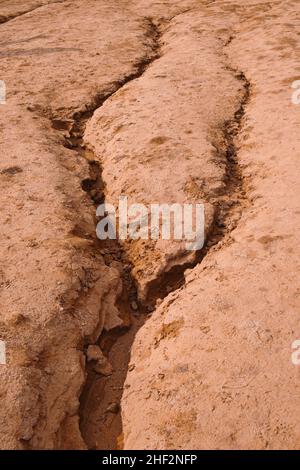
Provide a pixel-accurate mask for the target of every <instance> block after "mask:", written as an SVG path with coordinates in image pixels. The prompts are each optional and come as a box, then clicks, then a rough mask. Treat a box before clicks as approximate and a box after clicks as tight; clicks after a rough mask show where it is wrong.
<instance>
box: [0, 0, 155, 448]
mask: <svg viewBox="0 0 300 470" xmlns="http://www.w3.org/2000/svg"><path fill="white" fill-rule="evenodd" d="M5 3H7V2H5ZM20 3H21V2H20ZM23 3H24V5H23V7H24V8H22V9H20V11H27V9H28V5H25V4H26V3H28V2H23ZM40 3H42V2H40ZM44 3H45V2H44ZM32 4H33V2H31V7H33V5H32ZM49 18H53V21H49ZM125 23H126V25H127V28H128V29H127V31H128V34H127V35H126V34H125V35H124V24H125ZM99 31H101V33H99ZM145 34H146V33H145V28H144V25H143V21H142V20H141V19H140V18H139V17H138V18H137V17H134V16H133V15H132V13H131V12H130V13H129V12H128V11H126V8H123V9H122V10H120V8H118V6H117V5H116V7H111V5H108V3H107V2H98V1H87V2H85V3H84V6H83V3H82V2H81V1H74V2H64V3H63V4H58V3H55V4H53V5H49V6H44V7H42V8H38V9H36V10H34V11H33V12H32V13H27V14H26V15H24V16H20V17H19V18H16V19H14V20H13V21H9V22H8V23H6V24H2V25H1V40H0V60H1V79H2V80H5V82H6V85H7V104H6V105H5V106H2V107H1V110H0V111H1V114H0V132H1V155H2V157H1V167H0V180H1V189H2V191H1V198H2V200H1V207H2V209H1V271H0V276H1V278H0V282H1V284H0V286H1V291H0V298H1V325H0V331H1V339H3V340H5V341H6V342H7V352H8V364H7V366H5V367H1V369H0V374H1V382H0V387H1V392H0V393H1V399H2V406H1V411H0V415H1V418H0V421H1V423H2V424H1V437H0V446H1V448H2V449H4V448H22V447H26V448H28V447H31V448H53V447H57V446H63V447H64V446H65V445H67V446H77V447H78V446H79V445H82V444H80V442H79V443H78V439H77V437H78V432H77V431H76V430H75V431H74V436H75V439H76V440H75V442H73V443H72V440H71V442H68V443H67V442H66V441H65V440H64V441H63V442H58V441H59V439H60V431H59V430H60V426H61V424H62V423H63V426H65V427H66V428H67V429H68V430H69V431H70V427H72V426H73V424H74V425H75V426H77V419H73V418H72V419H71V424H72V423H73V424H72V425H71V424H70V421H69V417H73V416H76V413H77V409H78V397H79V394H80V391H81V387H82V384H83V382H84V356H83V353H82V347H83V340H84V339H85V340H86V341H88V342H94V341H96V339H97V337H98V336H99V334H100V333H101V331H102V329H103V327H105V326H106V327H107V328H110V327H111V326H115V325H116V324H119V323H120V320H117V319H116V315H117V311H116V307H115V305H114V304H115V299H116V296H117V295H118V293H119V292H120V279H119V273H118V271H117V270H116V269H114V268H111V267H107V266H106V265H105V262H104V261H103V259H102V257H101V254H100V253H99V251H98V249H97V245H96V244H95V220H94V208H93V205H92V203H91V202H90V201H89V198H88V197H87V195H86V194H85V193H84V192H83V191H82V190H81V181H82V180H83V179H85V178H87V177H88V176H89V165H88V163H87V162H86V161H85V160H84V159H83V158H82V157H81V156H80V155H79V154H78V153H77V152H76V151H72V150H69V149H67V148H65V138H64V135H63V132H59V131H57V130H54V129H53V128H52V125H51V120H53V121H54V127H56V128H57V127H60V126H61V128H62V129H64V128H65V127H64V123H65V122H67V123H68V122H71V123H72V118H73V117H74V114H75V113H79V114H80V113H82V112H84V111H86V110H87V109H88V108H92V107H93V106H95V102H96V101H97V99H98V96H101V95H102V94H103V95H105V94H106V93H107V92H108V90H109V91H110V90H111V89H113V88H115V87H117V86H118V82H119V81H120V80H123V79H124V77H126V76H127V74H131V73H133V71H135V69H136V63H138V62H139V60H141V58H143V57H144V55H145V54H146V53H147V48H148V44H147V37H146V36H145ZM79 37H80V44H78V39H79ZM141 42H144V43H143V44H141ZM120 54H121V55H122V60H119V56H120ZM75 116H76V114H75ZM66 120H68V121H66ZM64 133H65V135H67V131H64ZM114 318H115V320H114ZM69 431H68V432H69ZM69 440H70V439H69Z"/></svg>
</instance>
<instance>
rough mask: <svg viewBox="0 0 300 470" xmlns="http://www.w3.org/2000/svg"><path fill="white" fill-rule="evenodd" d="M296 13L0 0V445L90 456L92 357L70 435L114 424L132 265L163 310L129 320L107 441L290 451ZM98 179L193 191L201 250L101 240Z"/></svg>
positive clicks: (192, 3)
mask: <svg viewBox="0 0 300 470" xmlns="http://www.w3.org/2000/svg"><path fill="white" fill-rule="evenodd" d="M299 21H300V8H299V2H298V1H292V0H288V1H281V0H276V1H264V0H254V1H252V2H251V3H250V4H249V1H246V0H242V1H239V2H237V1H234V0H216V1H210V0H203V1H201V0H184V1H182V0H180V1H179V0H178V1H171V0H167V1H166V0H164V1H160V0H158V1H149V0H116V1H114V2H110V1H108V0H85V1H84V2H83V1H82V0H56V1H54V0H53V1H50V0H49V1H48V0H44V1H43V0H39V1H38V0H36V1H35V0H19V1H7V0H4V1H3V0H2V1H1V0H0V23H1V25H0V62H1V72H0V80H4V81H5V83H6V87H7V100H6V101H7V102H6V104H5V105H1V106H0V152H1V161H0V184H1V196H0V197H1V211H0V227H1V246H0V259H1V266H0V305H1V317H0V339H1V340H5V341H6V349H7V365H6V366H0V396H1V409H0V430H1V433H0V448H1V449H32V448H33V449H45V448H50V449H53V448H62V449H68V448H85V447H86V443H85V442H84V441H83V439H82V436H81V433H80V429H79V428H80V426H79V424H80V423H79V416H78V409H79V398H80V396H81V393H82V390H83V386H84V383H85V381H86V375H87V374H86V362H87V360H86V354H88V357H89V358H90V359H91V357H92V356H91V355H92V353H94V355H95V354H96V355H95V356H94V359H91V361H90V366H91V367H93V368H94V369H95V368H96V372H97V374H100V375H101V374H102V375H104V376H105V380H106V381H107V382H106V383H107V384H109V385H108V386H107V387H106V388H105V387H104V390H103V388H101V387H102V385H101V383H102V382H101V380H99V382H95V388H96V389H97V393H98V395H97V396H98V397H100V399H101V400H102V402H101V403H102V404H99V403H98V402H97V401H95V400H94V402H93V403H92V405H91V406H90V407H89V410H90V411H91V412H90V414H86V415H85V416H81V430H82V429H83V428H84V429H85V430H86V429H89V426H88V424H87V421H89V420H90V421H93V419H94V421H95V423H96V424H94V427H95V428H97V427H98V433H99V434H101V433H102V434H103V433H105V426H106V427H107V426H109V427H110V428H111V429H113V432H114V433H115V434H116V433H117V432H119V428H120V426H119V424H118V425H116V420H117V419H119V403H118V402H117V401H116V400H115V397H114V396H113V388H114V386H117V388H119V389H120V388H121V393H122V382H123V381H124V377H125V375H126V373H127V369H126V360H127V359H126V358H127V356H128V355H129V350H130V345H129V342H128V341H129V340H128V339H127V336H126V335H124V336H122V337H121V338H119V339H118V334H117V332H118V327H120V326H124V325H125V323H126V326H127V327H128V326H129V324H130V321H129V320H128V318H127V316H126V315H127V314H128V312H127V310H128V308H127V307H128V306H127V303H128V302H127V301H128V299H127V297H129V300H132V301H133V302H131V305H134V308H133V307H131V309H132V310H134V313H135V315H138V310H139V308H140V304H138V303H137V301H136V298H133V299H131V298H130V296H129V295H128V294H129V293H128V292H127V293H126V292H125V294H124V290H126V288H125V287H124V288H123V291H122V279H125V276H123V271H125V268H126V276H127V277H126V279H127V280H128V277H129V274H128V269H129V270H130V267H132V276H133V277H134V279H135V281H136V284H137V289H138V294H139V299H140V301H141V302H143V303H144V304H147V302H148V301H149V298H150V300H151V303H153V301H155V300H156V301H157V302H156V305H157V308H156V309H155V311H154V312H153V313H152V316H151V318H149V316H147V321H146V322H145V324H144V325H143V326H141V324H142V323H143V318H142V317H141V318H138V319H137V321H136V323H135V324H134V327H133V328H131V330H129V333H128V335H129V336H130V342H132V341H133V337H134V334H135V330H137V329H138V327H140V326H141V328H140V330H139V332H138V333H137V336H136V338H135V340H134V344H133V348H132V352H131V363H130V366H129V367H128V374H127V379H126V383H125V386H124V394H123V399H122V403H121V405H122V417H123V435H122V436H119V439H118V443H119V444H118V445H119V447H122V446H124V448H126V449H137V448H138V449H140V448H143V449H216V448H222V449H224V448H226V449H227V448H238V449H245V448H255V449H272V448H281V449H284V448H289V449H294V448H298V447H299V439H300V437H299V436H300V429H299V428H300V424H299V423H300V407H299V403H298V401H299V399H298V397H299V391H300V390H299V369H297V367H295V366H294V365H293V364H292V363H291V343H292V342H293V341H294V340H295V339H298V338H299V328H298V326H299V319H298V315H299V311H300V309H299V307H300V305H299V281H298V277H299V276H298V271H299V228H300V227H299V225H300V222H299V214H300V208H299V183H298V181H299V175H298V173H299V158H298V152H299V137H298V135H297V134H299V132H298V129H299V107H297V106H295V105H293V104H292V103H291V94H292V90H291V84H292V82H293V81H294V80H296V79H298V78H299V74H300V69H299V64H298V62H299V61H298V55H299V54H298V52H299V33H298V31H299ZM85 126H86V130H85ZM83 137H84V142H85V143H86V145H87V146H88V147H89V149H90V151H89V152H88V151H87V150H85V149H84V148H83ZM91 150H92V152H91ZM94 173H95V174H96V176H95V174H94ZM102 180H103V181H102ZM103 183H104V186H105V187H104V193H105V197H106V200H107V202H114V203H115V202H116V201H117V200H118V197H119V196H120V195H121V194H125V195H126V196H127V197H128V200H129V203H131V202H138V203H146V204H151V203H164V202H169V203H170V202H172V203H174V202H180V203H183V202H189V203H190V202H201V203H204V204H205V209H206V246H205V247H204V249H203V250H202V252H201V253H197V254H196V253H190V252H187V251H186V250H185V249H184V248H183V246H182V244H180V243H176V242H174V241H171V242H168V243H161V242H157V243H155V242H154V243H148V242H138V241H136V242H133V243H124V244H123V246H122V247H121V248H122V250H121V248H120V247H119V246H118V247H117V248H116V247H115V246H114V247H113V250H111V249H110V248H109V247H108V248H107V247H106V248H105V249H104V248H103V246H102V245H101V243H99V241H97V240H96V237H95V224H96V219H95V207H94V206H93V202H92V201H91V198H92V199H93V201H94V202H95V201H96V202H97V201H98V202H99V200H100V199H101V197H102V194H100V192H101V190H102V189H103V188H102V186H101V185H103ZM90 185H91V186H92V190H90V188H89V186H90ZM83 189H84V190H87V192H88V193H89V195H90V196H91V198H90V197H89V196H88V194H86V192H85V191H83ZM111 248H112V247H111ZM124 260H126V266H125V265H124ZM188 264H189V267H190V269H186V270H185V273H184V282H183V283H182V285H181V286H180V287H179V288H177V289H175V287H176V286H175V284H174V285H172V286H171V287H170V286H169V285H168V283H169V281H170V279H169V277H168V275H169V274H170V273H171V272H172V270H173V269H174V268H175V267H180V269H181V270H184V269H185V268H186V267H187V265H188ZM191 266H192V267H191ZM179 280H180V279H179ZM128 282H129V281H128ZM177 287H178V286H177ZM172 289H175V290H174V291H173V292H171V293H169V295H167V296H165V295H166V292H168V291H170V290H172ZM121 293H122V296H123V297H122V296H121ZM164 296H165V298H163V297H164ZM159 297H161V299H159ZM120 299H121V300H120ZM124 299H126V300H124ZM108 331H110V332H111V333H110V334H111V335H112V336H109V334H107V332H108ZM100 336H101V338H102V339H104V340H105V341H106V342H107V343H110V342H113V341H115V348H116V349H117V353H114V354H113V357H112V358H111V357H108V358H107V355H108V356H109V353H107V351H104V352H105V354H104V355H103V356H102V352H101V350H100V349H98V346H95V345H96V344H99V341H98V340H99V337H100ZM105 341H104V342H105ZM107 349H108V350H109V347H107ZM125 356H126V357H125ZM97 358H98V359H97ZM119 364H120V369H121V370H119V371H118V365H119ZM116 374H121V375H116ZM106 375H107V377H106ZM91 377H93V376H91ZM120 377H121V378H120ZM100 382H101V383H100ZM98 383H99V386H98ZM97 387H98V388H97ZM110 392H111V394H112V395H111V396H110V395H109V396H108V394H110ZM83 395H84V394H83ZM87 395H88V394H87ZM92 395H93V394H92V393H91V394H90V395H89V396H90V397H91V398H90V399H91V400H92V401H93V396H92ZM82 401H83V396H82ZM103 404H104V406H105V407H106V411H107V412H108V413H109V416H110V417H109V419H108V420H106V415H104V418H103V416H100V418H101V423H100V421H99V422H97V419H98V418H99V416H98V415H97V408H101V406H103ZM87 408H88V407H87ZM82 409H85V408H84V406H83V407H82ZM101 412H102V411H101ZM93 413H94V417H93ZM83 423H84V426H83ZM99 423H100V424H101V425H100V424H99ZM85 432H87V431H85ZM93 432H95V433H97V431H93ZM84 437H85V438H86V442H87V444H88V445H90V441H95V442H96V444H97V441H98V437H99V442H100V441H101V439H102V442H104V441H105V442H106V444H105V445H106V446H109V445H111V442H115V441H116V438H117V437H118V435H114V436H113V437H112V436H109V438H107V439H106V438H105V436H104V438H103V436H101V435H99V436H95V438H94V436H93V439H89V438H88V436H86V435H85V436H84ZM101 445H102V444H99V445H96V447H98V448H100V447H101ZM108 448H109V447H108Z"/></svg>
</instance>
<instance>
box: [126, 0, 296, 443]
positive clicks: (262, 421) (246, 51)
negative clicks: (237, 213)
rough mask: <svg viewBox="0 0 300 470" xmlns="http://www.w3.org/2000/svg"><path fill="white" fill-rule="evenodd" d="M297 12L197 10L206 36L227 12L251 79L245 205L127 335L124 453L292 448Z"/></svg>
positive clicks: (224, 6)
mask: <svg viewBox="0 0 300 470" xmlns="http://www.w3.org/2000/svg"><path fill="white" fill-rule="evenodd" d="M298 7H299V5H298V4H297V2H268V3H267V2H255V5H254V4H253V5H251V6H247V2H245V3H243V4H242V5H241V2H239V5H237V4H236V3H235V2H227V1H226V2H212V4H211V5H210V6H209V7H208V8H207V10H206V11H205V13H204V16H203V20H202V22H203V21H204V22H205V23H206V24H209V25H210V29H211V30H215V31H216V29H215V27H214V24H215V23H214V22H215V21H216V20H217V21H218V20H219V19H220V20H221V21H222V22H223V23H224V26H223V27H224V29H226V28H227V27H228V26H227V15H228V14H230V15H231V18H233V19H234V24H233V29H232V32H231V39H230V44H229V45H228V46H227V47H226V50H227V54H228V57H229V60H230V64H231V66H233V67H235V68H237V69H239V70H241V71H242V72H243V73H244V74H245V76H246V77H247V79H248V81H249V82H250V84H251V94H250V101H249V104H248V105H247V106H246V114H245V116H244V118H243V120H242V129H241V130H240V133H239V136H238V138H237V139H236V145H237V149H238V152H237V156H238V162H239V165H240V167H241V170H242V174H243V178H244V184H245V186H246V188H247V197H248V200H249V201H250V202H251V205H250V206H249V207H245V208H244V210H243V213H242V217H241V219H240V221H239V223H238V226H237V228H236V229H235V230H233V231H232V232H231V233H230V234H228V236H226V237H225V239H224V241H223V243H222V244H221V245H217V246H216V247H215V249H213V250H211V252H210V253H209V254H208V255H207V256H206V257H205V258H204V260H203V261H202V263H201V264H200V265H199V266H197V267H195V268H194V269H193V270H190V271H188V272H186V275H185V285H184V287H183V288H182V289H180V290H178V291H176V292H174V293H172V294H170V295H169V296H168V297H167V298H166V299H165V301H164V302H163V303H162V304H161V305H160V306H159V308H158V309H157V310H156V312H155V313H154V315H153V316H152V318H151V319H150V320H149V321H148V322H147V323H146V325H145V326H144V327H143V328H142V329H141V330H140V332H139V333H138V335H137V338H136V341H135V344H134V348H133V351H132V357H131V362H132V363H134V364H135V368H134V369H133V371H132V372H130V373H129V374H128V377H127V382H126V388H125V393H124V397H123V404H122V406H123V418H124V433H125V447H126V448H127V449H133V448H147V449H150V448H159V449H164V448H172V449H177V448H181V449H182V448H186V449H191V448H192V449H199V448H200V449H218V448H222V449H224V448H226V449H229V448H230V449H232V448H238V449H245V448H250V449H274V448H281V449H283V448H290V449H295V448H299V436H300V424H299V423H300V409H299V399H298V397H299V370H298V369H297V368H296V367H295V366H294V365H293V364H292V363H291V343H292V342H293V341H294V339H296V338H297V337H298V336H299V282H298V272H299V176H298V169H299V168H298V167H299V159H298V153H297V152H298V149H299V135H298V134H299V133H298V129H299V109H297V107H296V106H294V105H292V104H291V91H290V84H291V83H292V82H293V80H294V79H295V78H294V77H295V74H297V71H299V66H298V65H297V53H296V52H297V50H299V35H298V33H297V27H296V24H298V22H299V13H300V12H299V8H298ZM232 13H234V15H232ZM216 34H219V31H216ZM253 38H255V47H253V45H254V43H253V41H254V39H253ZM297 48H298V49H297ZM220 86H221V87H222V90H223V92H224V94H227V89H226V87H224V86H223V82H222V81H221V82H220ZM146 127H147V125H146ZM141 409H143V416H142V419H141V418H140V410H141Z"/></svg>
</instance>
